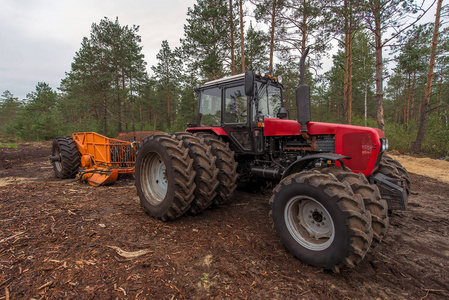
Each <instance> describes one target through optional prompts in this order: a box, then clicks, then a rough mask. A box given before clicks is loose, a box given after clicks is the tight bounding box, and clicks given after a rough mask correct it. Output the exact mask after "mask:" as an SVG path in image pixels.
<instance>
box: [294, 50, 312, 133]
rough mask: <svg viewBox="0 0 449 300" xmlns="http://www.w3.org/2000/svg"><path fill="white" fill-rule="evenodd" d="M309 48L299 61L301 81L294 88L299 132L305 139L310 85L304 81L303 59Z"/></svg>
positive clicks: (308, 120)
mask: <svg viewBox="0 0 449 300" xmlns="http://www.w3.org/2000/svg"><path fill="white" fill-rule="evenodd" d="M309 49H310V48H308V47H307V48H306V50H305V51H304V53H303V54H302V56H301V60H300V62H299V72H300V74H299V76H300V79H301V82H300V84H299V86H298V87H297V88H296V111H297V114H298V120H297V121H298V123H299V124H301V133H302V136H303V137H304V138H305V139H308V134H307V123H309V122H310V120H311V113H310V86H308V85H307V84H306V83H305V60H306V57H307V54H308V53H309Z"/></svg>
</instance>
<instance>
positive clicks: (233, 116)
mask: <svg viewBox="0 0 449 300" xmlns="http://www.w3.org/2000/svg"><path fill="white" fill-rule="evenodd" d="M282 89H283V86H282V84H281V83H280V82H279V81H278V80H277V78H276V77H272V76H271V75H264V76H262V75H259V74H255V73H254V72H253V71H247V72H246V73H244V74H239V75H235V76H230V77H226V78H222V79H218V80H214V81H210V82H207V83H206V84H204V85H203V86H201V87H199V88H197V89H196V92H197V93H198V103H199V104H198V115H197V124H195V125H191V126H189V127H190V128H189V129H188V131H191V132H192V131H193V132H194V131H197V130H198V131H199V130H201V131H205V130H211V131H213V132H214V133H216V134H217V135H221V136H223V135H226V136H228V138H229V139H230V140H231V141H232V143H231V145H235V146H234V147H233V148H234V149H233V150H234V151H236V152H237V153H247V154H259V153H262V152H264V149H263V126H264V123H263V121H264V119H265V118H285V117H286V111H285V109H283V98H282Z"/></svg>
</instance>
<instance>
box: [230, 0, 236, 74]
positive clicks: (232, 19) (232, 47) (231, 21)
mask: <svg viewBox="0 0 449 300" xmlns="http://www.w3.org/2000/svg"><path fill="white" fill-rule="evenodd" d="M229 26H230V31H231V72H232V75H235V58H234V16H233V14H232V0H229Z"/></svg>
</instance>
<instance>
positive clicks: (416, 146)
mask: <svg viewBox="0 0 449 300" xmlns="http://www.w3.org/2000/svg"><path fill="white" fill-rule="evenodd" d="M442 2H443V0H438V3H437V11H436V13H435V28H434V30H433V37H432V49H431V52H430V62H429V71H428V73H427V83H426V89H425V91H424V99H423V102H422V105H421V118H420V120H419V127H418V134H417V135H416V141H415V142H413V143H412V145H411V150H412V151H416V152H418V151H421V146H422V141H423V139H424V134H425V132H426V126H427V115H428V114H429V103H430V93H431V92H432V78H433V68H434V67H435V57H436V52H437V43H438V35H439V28H440V12H441V4H442Z"/></svg>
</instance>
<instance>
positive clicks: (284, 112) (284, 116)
mask: <svg viewBox="0 0 449 300" xmlns="http://www.w3.org/2000/svg"><path fill="white" fill-rule="evenodd" d="M277 117H278V119H287V117H288V113H287V109H285V107H279V110H278V113H277Z"/></svg>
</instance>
